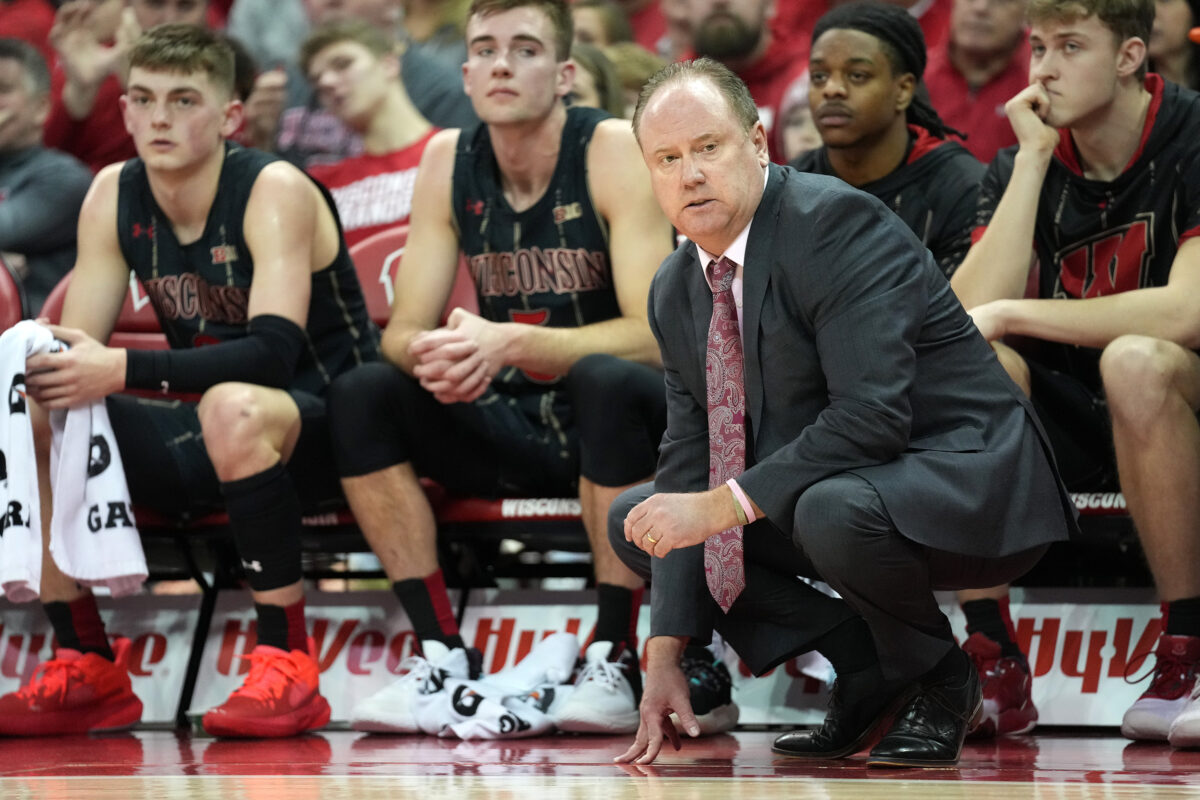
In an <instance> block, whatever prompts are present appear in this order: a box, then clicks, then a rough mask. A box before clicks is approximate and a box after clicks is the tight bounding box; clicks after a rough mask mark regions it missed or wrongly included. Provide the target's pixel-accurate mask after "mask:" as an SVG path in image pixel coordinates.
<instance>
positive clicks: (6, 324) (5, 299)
mask: <svg viewBox="0 0 1200 800" xmlns="http://www.w3.org/2000/svg"><path fill="white" fill-rule="evenodd" d="M24 318H25V289H24V287H22V286H21V282H20V281H18V280H17V276H16V275H15V274H13V272H12V270H11V269H10V268H9V266H8V263H7V262H4V260H3V259H0V331H6V330H8V329H9V328H11V327H12V326H13V325H16V324H17V323H18V322H20V321H21V320H22V319H24Z"/></svg>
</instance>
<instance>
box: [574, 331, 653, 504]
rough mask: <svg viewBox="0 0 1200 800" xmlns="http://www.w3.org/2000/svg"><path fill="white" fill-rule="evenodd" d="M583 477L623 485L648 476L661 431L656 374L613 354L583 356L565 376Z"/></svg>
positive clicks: (643, 366) (650, 473) (593, 480)
mask: <svg viewBox="0 0 1200 800" xmlns="http://www.w3.org/2000/svg"><path fill="white" fill-rule="evenodd" d="M567 386H568V388H569V391H570V394H571V405H572V407H573V409H574V413H575V425H576V428H577V430H578V431H579V456H580V468H581V472H582V474H583V476H584V477H585V478H587V479H588V480H590V481H592V482H594V483H598V484H600V485H601V486H624V485H626V484H629V483H633V482H634V481H639V480H644V479H645V478H648V477H649V476H651V475H653V474H654V469H655V467H656V466H657V464H658V443H659V441H660V440H661V439H662V435H663V431H665V430H666V428H667V396H666V387H665V385H664V384H663V376H662V373H661V372H660V371H659V370H656V369H653V368H652V367H647V366H645V365H644V364H637V363H635V362H633V361H627V360H625V359H623V358H617V357H616V356H610V355H604V354H593V355H590V356H585V357H584V358H581V359H580V360H579V361H577V362H575V365H574V366H573V367H571V371H570V372H569V373H567Z"/></svg>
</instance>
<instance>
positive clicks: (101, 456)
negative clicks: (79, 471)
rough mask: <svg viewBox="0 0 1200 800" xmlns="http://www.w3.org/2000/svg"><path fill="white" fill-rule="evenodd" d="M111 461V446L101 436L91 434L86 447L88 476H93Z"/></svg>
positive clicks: (102, 470)
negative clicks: (90, 442) (89, 441)
mask: <svg viewBox="0 0 1200 800" xmlns="http://www.w3.org/2000/svg"><path fill="white" fill-rule="evenodd" d="M111 463H112V448H110V447H109V446H108V441H107V440H106V439H105V438H104V437H103V436H93V437H92V444H91V446H90V447H89V448H88V477H89V478H94V477H96V476H97V475H99V474H100V473H101V472H104V470H106V469H108V465H109V464H111Z"/></svg>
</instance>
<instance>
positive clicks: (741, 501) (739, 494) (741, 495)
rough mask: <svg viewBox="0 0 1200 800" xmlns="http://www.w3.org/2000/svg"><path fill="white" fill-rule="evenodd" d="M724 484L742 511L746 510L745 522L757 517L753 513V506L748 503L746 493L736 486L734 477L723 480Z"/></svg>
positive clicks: (752, 520)
mask: <svg viewBox="0 0 1200 800" xmlns="http://www.w3.org/2000/svg"><path fill="white" fill-rule="evenodd" d="M725 484H726V485H727V486H728V487H729V490H730V491H731V492H733V499H734V500H737V503H738V505H739V506H741V507H742V511H745V512H746V521H747V522H746V524H750V523H751V522H754V520H756V519H758V517H756V516H755V515H754V506H753V505H751V504H750V498H748V497H746V493H745V492H743V491H742V487H741V486H738V482H737V481H736V480H735V479H734V478H730V479H729V480H727V481H725Z"/></svg>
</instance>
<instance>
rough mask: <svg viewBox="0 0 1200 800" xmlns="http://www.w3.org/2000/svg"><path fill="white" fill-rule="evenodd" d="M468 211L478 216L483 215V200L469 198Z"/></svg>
mask: <svg viewBox="0 0 1200 800" xmlns="http://www.w3.org/2000/svg"><path fill="white" fill-rule="evenodd" d="M467 213H468V214H472V215H474V216H476V217H481V216H483V201H482V200H468V201H467Z"/></svg>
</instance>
